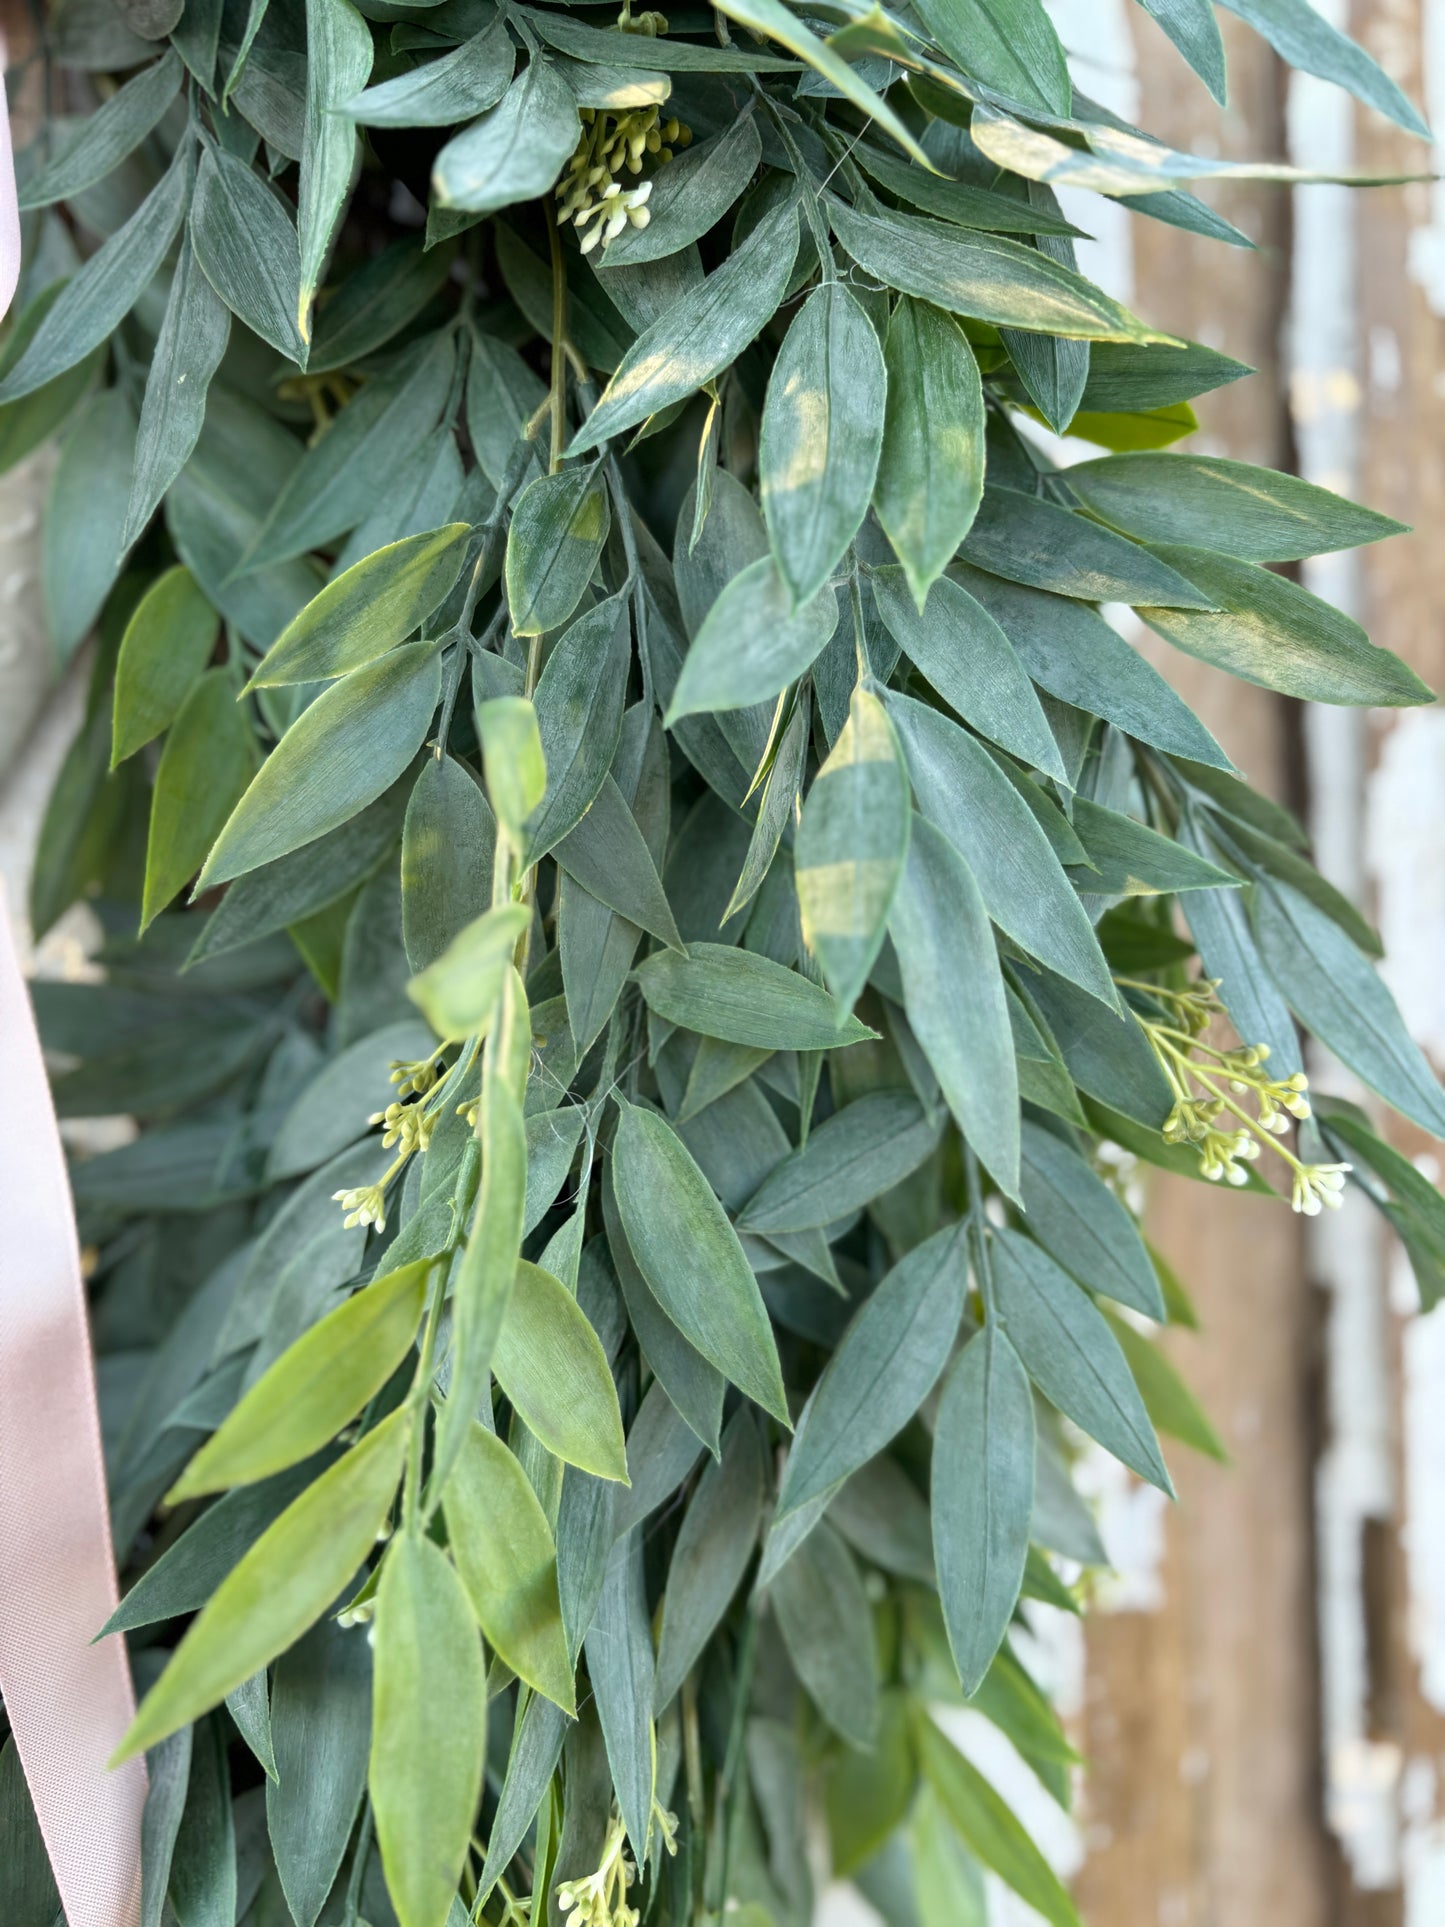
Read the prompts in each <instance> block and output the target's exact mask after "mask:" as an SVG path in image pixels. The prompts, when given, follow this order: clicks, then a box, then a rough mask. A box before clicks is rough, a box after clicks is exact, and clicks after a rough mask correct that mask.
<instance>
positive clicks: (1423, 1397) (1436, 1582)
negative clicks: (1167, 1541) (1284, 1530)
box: [1394, 1252, 1445, 1922]
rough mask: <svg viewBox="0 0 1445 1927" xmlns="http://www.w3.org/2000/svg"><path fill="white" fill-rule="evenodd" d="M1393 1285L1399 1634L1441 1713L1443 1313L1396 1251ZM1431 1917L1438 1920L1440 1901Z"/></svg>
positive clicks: (1444, 1705)
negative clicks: (1403, 1589)
mask: <svg viewBox="0 0 1445 1927" xmlns="http://www.w3.org/2000/svg"><path fill="white" fill-rule="evenodd" d="M1394 1273H1395V1284H1396V1287H1397V1289H1398V1292H1399V1296H1400V1299H1401V1300H1402V1302H1403V1308H1404V1309H1405V1311H1406V1316H1407V1319H1408V1322H1407V1323H1406V1324H1405V1326H1404V1328H1403V1333H1402V1350H1403V1354H1404V1361H1403V1376H1404V1385H1403V1404H1404V1425H1403V1430H1404V1456H1405V1517H1404V1524H1403V1525H1402V1527H1401V1531H1400V1541H1401V1544H1402V1545H1403V1547H1404V1551H1405V1563H1406V1571H1407V1576H1408V1581H1409V1608H1408V1619H1407V1636H1408V1639H1409V1643H1410V1652H1411V1654H1412V1656H1413V1658H1414V1660H1415V1664H1416V1666H1417V1668H1418V1674H1417V1678H1418V1681H1419V1687H1420V1692H1421V1695H1422V1697H1423V1698H1424V1699H1425V1700H1426V1701H1427V1702H1428V1703H1429V1704H1430V1705H1431V1706H1433V1707H1434V1708H1435V1710H1436V1711H1437V1712H1439V1713H1445V1396H1442V1392H1445V1314H1442V1313H1441V1312H1439V1311H1436V1312H1433V1313H1432V1314H1431V1315H1430V1316H1429V1317H1428V1318H1422V1317H1421V1316H1420V1315H1419V1309H1418V1307H1419V1294H1418V1291H1417V1289H1416V1286H1415V1280H1414V1277H1413V1275H1412V1274H1411V1271H1410V1266H1409V1263H1408V1261H1407V1260H1406V1258H1405V1255H1404V1253H1403V1252H1397V1253H1396V1256H1395V1264H1394ZM1436 1920H1437V1922H1438V1921H1445V1905H1442V1907H1441V1909H1440V1912H1439V1914H1438V1915H1437V1916H1436Z"/></svg>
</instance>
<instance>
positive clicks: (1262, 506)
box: [1067, 452, 1405, 562]
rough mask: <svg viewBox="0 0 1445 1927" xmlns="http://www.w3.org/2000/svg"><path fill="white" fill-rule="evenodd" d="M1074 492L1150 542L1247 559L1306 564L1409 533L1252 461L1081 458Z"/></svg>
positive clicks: (1072, 476)
mask: <svg viewBox="0 0 1445 1927" xmlns="http://www.w3.org/2000/svg"><path fill="white" fill-rule="evenodd" d="M1067 481H1068V486H1069V490H1070V493H1071V494H1073V495H1076V496H1077V497H1078V499H1079V500H1080V501H1081V502H1082V503H1083V504H1084V507H1085V508H1087V509H1091V510H1092V511H1093V512H1094V514H1095V515H1097V516H1098V517H1099V518H1100V520H1101V521H1104V522H1109V523H1111V524H1112V525H1113V526H1114V527H1115V528H1119V529H1123V530H1125V531H1126V532H1127V533H1128V534H1130V535H1134V536H1138V537H1140V538H1141V539H1142V540H1143V541H1146V542H1185V543H1193V544H1195V545H1196V546H1197V547H1199V548H1206V549H1220V550H1223V551H1224V552H1225V553H1226V554H1228V555H1232V556H1233V557H1234V558H1235V559H1236V560H1237V561H1240V562H1297V561H1299V560H1300V558H1301V557H1303V556H1307V555H1323V554H1325V553H1327V552H1328V551H1329V550H1332V549H1353V548H1356V547H1357V546H1358V545H1359V544H1360V543H1362V542H1378V541H1379V540H1380V539H1381V538H1382V537H1383V536H1386V535H1400V534H1402V533H1403V532H1404V529H1405V524H1404V523H1403V522H1396V521H1393V520H1392V519H1391V517H1389V516H1388V515H1377V514H1376V513H1375V511H1374V510H1373V509H1367V508H1361V506H1360V505H1359V503H1358V502H1350V501H1347V500H1346V499H1345V497H1344V496H1342V495H1336V494H1334V493H1333V492H1332V491H1331V490H1330V489H1327V488H1317V487H1316V486H1315V484H1314V483H1313V482H1302V481H1301V480H1300V478H1299V477H1298V476H1297V475H1281V474H1279V473H1278V472H1277V471H1276V470H1274V469H1272V468H1256V467H1255V465H1254V464H1253V463H1252V462H1229V461H1222V460H1220V459H1218V458H1217V457H1213V456H1208V455H1164V454H1159V453H1148V452H1145V453H1140V454H1133V455H1110V456H1108V457H1107V458H1106V459H1102V460H1099V461H1095V462H1080V463H1079V464H1078V465H1077V466H1076V467H1073V468H1070V469H1069V470H1068V471H1067Z"/></svg>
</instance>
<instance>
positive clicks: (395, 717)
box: [196, 642, 441, 890]
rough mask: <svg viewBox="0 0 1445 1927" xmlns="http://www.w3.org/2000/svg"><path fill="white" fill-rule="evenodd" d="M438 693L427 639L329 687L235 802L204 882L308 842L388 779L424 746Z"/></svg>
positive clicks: (340, 820) (222, 880)
mask: <svg viewBox="0 0 1445 1927" xmlns="http://www.w3.org/2000/svg"><path fill="white" fill-rule="evenodd" d="M440 693H441V667H440V664H439V662H438V658H437V649H436V645H435V644H434V643H428V642H414V643H409V644H407V645H406V646H405V647H404V648H401V649H394V650H392V652H391V654H390V655H387V656H382V657H381V658H380V659H379V660H378V661H376V662H372V663H368V664H367V665H366V667H365V668H364V669H358V670H356V671H355V672H354V673H353V674H352V675H350V676H348V677H346V679H345V680H344V681H342V682H339V683H335V684H333V685H332V687H331V688H330V689H327V690H324V691H323V692H322V694H321V695H320V696H318V697H317V699H316V701H315V702H314V703H312V704H311V705H310V707H309V708H307V709H304V710H302V712H301V714H300V715H299V716H298V717H297V719H296V721H295V722H294V723H292V725H291V727H290V728H289V729H288V730H287V732H286V734H285V735H284V736H283V737H282V738H281V741H280V742H279V743H278V744H277V745H276V747H275V749H274V750H272V752H271V754H270V755H269V756H268V757H267V758H266V761H265V762H264V763H263V764H262V766H261V768H260V770H259V772H258V773H257V775H256V777H255V778H254V780H253V781H252V783H251V787H250V788H249V789H248V790H247V791H246V794H245V795H244V796H243V797H242V798H241V800H240V802H239V803H238V804H237V805H236V807H235V809H234V810H233V811H232V813H231V816H230V818H229V820H228V821H227V823H226V827H225V828H224V829H223V830H222V832H221V834H220V836H219V838H218V839H217V841H216V845H215V848H214V849H213V850H212V851H211V855H210V859H209V861H208V862H207V864H206V867H205V869H204V871H203V872H202V874H201V880H200V882H199V883H198V884H197V886H196V888H197V890H205V889H210V888H211V887H212V886H213V885H214V884H217V883H225V882H227V881H228V880H229V879H230V878H231V877H237V876H241V875H243V874H244V873H245V872H246V871H247V870H254V869H256V868H258V867H259V865H261V864H262V863H271V862H274V860H275V859H276V858H277V857H279V856H285V855H287V854H288V853H289V852H290V851H292V850H297V849H300V847H301V846H302V844H304V843H310V842H311V841H312V840H313V838H315V837H318V836H324V835H325V833H326V832H327V831H328V830H334V829H335V828H336V827H337V825H338V824H341V823H344V822H346V820H347V819H348V818H349V817H352V816H355V815H356V814H357V812H358V811H359V810H362V809H364V808H365V807H366V805H367V804H368V803H370V802H372V801H373V800H374V799H375V798H376V797H378V796H380V795H381V793H382V791H383V790H386V789H389V788H390V787H391V785H392V784H393V783H394V782H395V781H396V779H397V777H398V776H400V775H401V773H402V771H403V770H404V769H405V768H406V766H407V764H408V763H409V762H410V761H411V759H412V757H413V756H415V754H416V752H417V751H418V750H419V749H420V748H421V745H422V741H423V739H424V737H425V735H426V732H427V729H428V728H429V726H430V724H431V719H432V714H433V712H434V710H435V709H436V706H437V698H438V696H439V695H440Z"/></svg>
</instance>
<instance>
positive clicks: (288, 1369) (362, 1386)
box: [170, 1261, 431, 1504]
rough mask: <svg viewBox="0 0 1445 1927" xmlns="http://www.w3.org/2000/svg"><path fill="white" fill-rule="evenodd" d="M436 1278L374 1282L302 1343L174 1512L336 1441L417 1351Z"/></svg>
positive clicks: (418, 1269)
mask: <svg viewBox="0 0 1445 1927" xmlns="http://www.w3.org/2000/svg"><path fill="white" fill-rule="evenodd" d="M430 1270H431V1265H430V1262H429V1261H422V1262H420V1263H417V1264H412V1265H404V1266H402V1268H401V1269H400V1270H399V1271H391V1272H388V1273H387V1274H386V1276H385V1277H382V1278H377V1279H374V1280H373V1281H372V1283H371V1284H369V1285H367V1286H366V1287H365V1289H364V1290H362V1291H358V1292H356V1293H355V1294H354V1295H353V1296H352V1297H350V1298H348V1299H347V1300H346V1302H345V1303H344V1304H341V1305H338V1306H337V1308H336V1310H335V1311H333V1312H330V1313H328V1314H327V1316H326V1317H325V1318H323V1319H322V1320H321V1322H320V1323H319V1324H317V1325H313V1326H312V1327H311V1329H310V1331H308V1332H307V1333H306V1334H305V1335H304V1336H303V1337H301V1338H299V1339H297V1341H296V1343H295V1344H294V1345H293V1346H291V1348H290V1350H289V1351H286V1352H283V1353H282V1355H281V1356H280V1358H278V1359H277V1360H276V1362H275V1364H274V1365H272V1366H271V1367H270V1368H269V1369H268V1370H267V1371H266V1372H265V1373H264V1374H263V1376H262V1377H261V1378H259V1379H258V1380H257V1381H256V1383H255V1384H254V1385H253V1386H252V1387H251V1389H250V1390H249V1391H248V1392H247V1393H246V1395H245V1396H244V1398H242V1400H241V1402H240V1404H239V1405H237V1406H236V1407H235V1408H234V1410H233V1411H232V1412H231V1413H230V1415H229V1416H228V1417H227V1418H226V1420H225V1422H224V1423H223V1424H222V1426H221V1428H220V1430H219V1431H217V1432H215V1433H213V1434H212V1436H211V1437H210V1438H209V1439H207V1441H206V1443H205V1444H204V1445H203V1446H202V1447H201V1449H200V1451H199V1452H198V1453H197V1454H196V1456H195V1457H194V1458H193V1459H192V1460H191V1462H190V1464H189V1465H188V1466H187V1467H186V1469H185V1471H184V1473H182V1475H181V1477H180V1479H179V1481H178V1482H177V1483H176V1485H175V1486H174V1487H173V1488H172V1490H171V1493H170V1501H171V1503H172V1504H179V1502H180V1501H181V1500H182V1499H191V1498H195V1497H197V1496H198V1495H199V1494H201V1493H203V1492H220V1491H223V1490H224V1489H225V1488H226V1487H227V1486H230V1485H249V1484H251V1483H253V1482H254V1481H255V1480H257V1479H264V1478H268V1477H269V1476H270V1474H271V1473H273V1472H281V1471H284V1469H285V1468H286V1467H287V1466H288V1465H295V1464H297V1463H298V1462H299V1461H300V1460H302V1459H305V1458H309V1457H310V1456H311V1454H312V1453H313V1452H317V1451H319V1450H320V1449H321V1447H322V1446H323V1445H325V1444H326V1443H327V1441H328V1440H329V1439H332V1438H334V1437H335V1436H336V1434H337V1433H338V1432H339V1431H340V1430H341V1428H342V1426H343V1425H345V1424H347V1423H348V1422H349V1421H350V1420H351V1419H353V1418H355V1417H356V1414H357V1413H358V1412H359V1411H360V1410H361V1408H362V1406H363V1405H365V1403H366V1401H367V1400H368V1399H369V1398H371V1397H373V1396H374V1395H375V1394H376V1393H377V1392H379V1391H380V1390H381V1388H382V1386H383V1385H385V1383H386V1381H387V1380H388V1379H389V1378H390V1377H391V1375H392V1373H393V1372H394V1371H395V1370H396V1368H397V1366H398V1365H400V1363H401V1362H402V1360H403V1359H404V1358H405V1357H406V1355H407V1353H408V1352H409V1351H410V1350H411V1345H412V1340H413V1339H414V1338H415V1337H416V1333H417V1327H418V1326H419V1325H420V1323H421V1314H422V1305H423V1302H424V1300H425V1297H426V1283H427V1277H428V1274H429V1273H430Z"/></svg>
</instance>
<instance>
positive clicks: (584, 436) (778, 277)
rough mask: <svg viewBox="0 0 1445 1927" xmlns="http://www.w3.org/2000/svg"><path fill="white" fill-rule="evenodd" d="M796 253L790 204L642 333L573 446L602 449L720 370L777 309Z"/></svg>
mask: <svg viewBox="0 0 1445 1927" xmlns="http://www.w3.org/2000/svg"><path fill="white" fill-rule="evenodd" d="M797 252H798V215H797V210H796V208H795V207H794V206H793V204H792V203H791V202H788V203H786V204H785V205H784V206H782V207H780V208H777V209H776V210H775V211H774V212H773V213H772V214H769V215H768V216H766V218H765V219H763V220H761V221H759V223H758V225H757V226H756V227H755V228H754V229H753V231H752V233H751V234H750V235H749V236H748V238H747V239H746V240H745V241H744V242H743V243H742V245H741V246H740V247H738V248H735V249H734V251H733V252H732V253H731V254H730V255H729V256H728V258H727V260H726V261H724V263H723V264H722V266H721V267H720V268H717V269H715V270H714V272H713V273H712V274H710V275H709V276H708V278H707V280H706V281H705V282H704V283H703V285H702V287H701V288H700V289H699V290H698V291H697V292H696V293H693V294H687V295H684V296H683V298H682V299H681V300H680V301H677V302H675V303H674V304H673V306H672V307H670V308H669V309H668V310H667V312H666V314H664V315H662V316H660V317H659V318H658V320H656V321H654V322H653V324H652V326H651V327H650V328H648V329H646V330H644V332H643V333H642V334H640V335H639V336H638V337H637V339H636V341H634V342H633V344H632V346H631V347H630V348H629V349H628V350H627V353H626V354H625V355H624V356H623V358H622V360H621V362H620V363H619V364H618V367H617V371H616V373H615V374H614V375H613V377H612V379H611V381H609V382H608V384H607V386H606V388H605V389H604V390H603V392H602V398H601V400H600V401H599V402H598V404H597V406H596V407H595V408H594V409H593V411H592V413H591V414H590V415H589V416H588V417H587V420H586V421H585V422H584V423H583V424H582V427H581V428H580V429H579V431H578V432H577V434H576V435H575V436H574V437H573V440H572V446H571V448H570V450H569V451H568V452H569V453H570V454H573V455H579V454H581V453H583V452H584V451H585V450H587V449H589V448H597V447H599V446H600V445H601V444H602V443H603V442H604V441H606V440H607V439H608V437H609V436H612V435H620V434H621V433H622V432H623V430H624V429H627V428H635V427H636V426H637V424H638V423H639V422H642V421H646V419H647V417H648V416H649V415H655V414H656V413H657V412H658V411H659V409H663V408H667V407H669V406H671V404H672V403H673V402H675V401H684V400H686V398H687V397H688V396H689V395H693V394H695V393H696V392H697V390H698V389H699V388H701V387H702V385H703V383H704V382H707V381H711V380H712V378H713V376H714V375H719V374H721V373H722V371H723V369H724V368H726V367H728V366H730V365H731V363H732V362H734V361H735V360H736V359H737V357H738V356H739V355H740V354H741V353H742V351H743V349H744V348H746V347H747V345H748V343H749V342H750V341H752V340H754V339H755V337H756V336H757V335H758V334H760V333H761V332H762V330H763V328H764V327H765V326H766V325H767V323H768V322H769V321H770V320H771V319H772V317H773V315H774V314H775V313H776V312H777V308H778V304H779V302H781V300H782V298H783V295H784V294H785V293H786V291H787V286H788V282H789V280H790V279H791V277H792V272H793V262H794V261H795V260H796V258H797Z"/></svg>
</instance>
